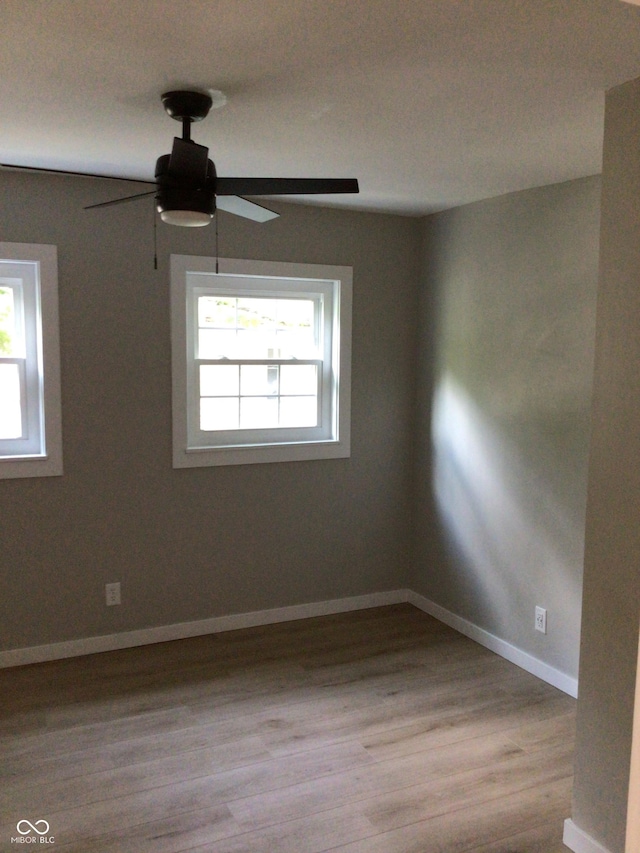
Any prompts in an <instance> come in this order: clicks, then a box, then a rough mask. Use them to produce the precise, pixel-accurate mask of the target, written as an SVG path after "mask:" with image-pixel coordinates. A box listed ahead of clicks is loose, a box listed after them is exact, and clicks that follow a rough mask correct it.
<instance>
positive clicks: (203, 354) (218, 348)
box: [197, 329, 238, 358]
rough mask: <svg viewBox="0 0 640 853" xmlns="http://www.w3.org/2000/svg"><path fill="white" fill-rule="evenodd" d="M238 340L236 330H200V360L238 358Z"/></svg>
mask: <svg viewBox="0 0 640 853" xmlns="http://www.w3.org/2000/svg"><path fill="white" fill-rule="evenodd" d="M237 350H238V340H237V336H236V331H235V329H232V330H225V329H200V330H199V331H198V356H197V357H198V358H225V357H226V358H236V354H237Z"/></svg>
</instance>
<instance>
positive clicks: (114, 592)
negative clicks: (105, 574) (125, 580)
mask: <svg viewBox="0 0 640 853" xmlns="http://www.w3.org/2000/svg"><path fill="white" fill-rule="evenodd" d="M104 594H105V600H106V605H107V607H111V606H112V605H113V604H120V581H118V582H117V583H107V584H105V586H104Z"/></svg>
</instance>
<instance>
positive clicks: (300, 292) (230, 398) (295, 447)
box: [172, 256, 351, 467]
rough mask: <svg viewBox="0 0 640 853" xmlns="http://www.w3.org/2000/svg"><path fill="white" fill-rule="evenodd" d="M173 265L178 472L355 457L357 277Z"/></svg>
mask: <svg viewBox="0 0 640 853" xmlns="http://www.w3.org/2000/svg"><path fill="white" fill-rule="evenodd" d="M212 264H213V261H212V259H210V258H193V257H186V256H173V257H172V293H173V303H172V305H173V311H172V315H173V333H172V334H173V369H174V466H175V467H191V466H198V465H220V464H225V465H228V464H241V463H248V462H270V461H288V460H296V459H318V458H327V457H336V456H348V455H349V393H348V392H349V369H350V363H349V352H350V346H349V343H350V341H349V337H350V326H351V320H350V308H351V270H350V269H349V268H346V267H320V266H301V265H296V264H270V263H263V262H257V261H232V260H221V261H220V266H221V267H222V268H223V272H219V273H216V272H215V271H214V269H213V268H212Z"/></svg>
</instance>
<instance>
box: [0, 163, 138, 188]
mask: <svg viewBox="0 0 640 853" xmlns="http://www.w3.org/2000/svg"><path fill="white" fill-rule="evenodd" d="M0 169H6V170H7V171H8V172H37V173H39V174H41V175H72V176H73V177H75V178H103V179H106V180H108V181H130V182H131V183H132V184H153V181H144V180H142V179H141V178H120V177H118V176H117V175H96V174H94V173H93V172H72V171H71V170H69V169H44V168H41V167H40V166H19V165H17V164H15V163H0Z"/></svg>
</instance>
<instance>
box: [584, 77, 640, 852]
mask: <svg viewBox="0 0 640 853" xmlns="http://www.w3.org/2000/svg"><path fill="white" fill-rule="evenodd" d="M602 181H603V183H602V232H601V259H600V283H599V288H598V324H597V334H596V362H595V378H594V406H593V428H592V442H591V460H590V467H589V487H588V502H587V534H586V543H585V567H584V607H583V623H582V625H583V627H582V637H581V652H580V700H579V702H578V728H577V744H576V773H575V783H574V808H573V820H574V823H575V824H576V825H577V826H578V827H579V828H580V829H581V830H583V831H584V832H586V833H587V834H588V835H590V836H591V837H593V838H594V839H595V840H596V841H598V842H600V843H601V844H603V845H604V847H605V848H606V849H607V850H610V851H611V853H622V851H623V850H624V838H625V816H626V808H627V791H628V780H629V761H630V752H631V735H632V721H633V704H634V685H635V680H636V660H637V648H638V626H639V619H640V574H639V571H638V569H639V567H640V523H639V520H640V519H639V513H640V429H639V427H638V425H639V424H640V371H639V369H638V366H639V364H640V287H639V286H638V282H639V281H640V209H639V207H638V199H639V198H640V80H636V81H634V82H632V83H628V84H626V85H624V86H621V87H618V88H617V89H614V90H612V92H610V93H609V95H608V96H607V106H606V119H605V144H604V166H603V179H602Z"/></svg>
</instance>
